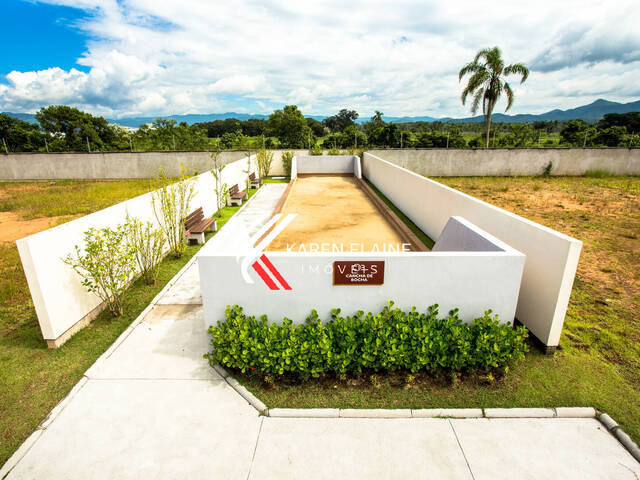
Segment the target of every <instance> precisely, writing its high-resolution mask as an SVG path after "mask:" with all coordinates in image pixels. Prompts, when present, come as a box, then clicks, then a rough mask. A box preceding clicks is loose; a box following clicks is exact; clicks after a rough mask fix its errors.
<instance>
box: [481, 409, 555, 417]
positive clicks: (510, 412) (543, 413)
mask: <svg viewBox="0 0 640 480" xmlns="http://www.w3.org/2000/svg"><path fill="white" fill-rule="evenodd" d="M484 416H485V417H487V418H545V417H554V416H555V414H554V412H553V410H552V409H551V408H485V409H484Z"/></svg>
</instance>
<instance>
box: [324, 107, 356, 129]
mask: <svg viewBox="0 0 640 480" xmlns="http://www.w3.org/2000/svg"><path fill="white" fill-rule="evenodd" d="M358 117H359V115H358V112H356V111H355V110H347V109H346V108H343V109H342V110H340V111H339V112H338V113H337V114H336V115H333V116H331V117H327V118H325V119H324V120H323V121H322V123H323V124H324V126H325V127H327V128H328V129H329V130H331V131H332V132H344V130H345V128H347V127H349V126H351V125H355V123H356V122H355V121H356V120H357V118H358Z"/></svg>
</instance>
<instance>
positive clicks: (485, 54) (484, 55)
mask: <svg viewBox="0 0 640 480" xmlns="http://www.w3.org/2000/svg"><path fill="white" fill-rule="evenodd" d="M491 50H492V49H491V48H483V49H482V50H480V51H479V52H478V53H476V56H475V58H474V59H473V63H478V62H479V61H480V59H483V60H484V61H485V63H488V62H489V56H490V55H491Z"/></svg>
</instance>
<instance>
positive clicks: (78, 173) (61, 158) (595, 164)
mask: <svg viewBox="0 0 640 480" xmlns="http://www.w3.org/2000/svg"><path fill="white" fill-rule="evenodd" d="M284 151H286V150H271V152H273V163H272V165H271V170H270V172H269V173H270V174H271V175H284V174H285V171H284V167H283V165H282V153H283V152H284ZM291 151H293V152H294V154H295V155H307V154H308V150H291ZM369 152H370V153H372V154H373V155H376V156H379V157H382V158H384V159H385V160H387V161H389V162H392V163H395V164H396V165H399V166H401V167H403V168H407V169H409V170H412V171H414V172H416V173H419V174H421V175H429V176H473V175H475V176H485V175H494V176H510V175H540V174H541V173H542V172H543V171H544V169H545V167H546V166H547V165H548V164H549V162H552V163H553V170H552V171H551V174H552V175H584V173H585V172H586V171H587V170H605V171H608V172H611V173H614V174H616V175H640V149H637V148H632V149H628V148H544V149H535V148H521V149H504V148H501V149H493V148H490V149H476V150H472V149H464V150H456V149H453V148H449V149H439V148H430V149H408V148H405V149H373V150H370V151H369ZM325 153H326V152H325ZM245 156H246V153H244V152H243V151H223V152H221V153H220V158H221V160H222V161H223V162H225V163H228V162H233V161H236V160H238V159H240V158H242V157H245ZM181 163H182V164H183V165H185V166H186V167H187V168H190V169H192V168H196V169H197V171H198V172H205V171H207V170H209V169H210V168H211V158H210V156H209V152H132V153H130V152H113V153H101V152H97V153H12V154H9V155H1V156H0V180H63V179H79V180H82V179H94V180H98V179H117V178H151V177H153V176H154V175H155V173H156V171H157V170H158V168H159V167H161V166H164V167H165V168H166V170H167V172H168V173H169V174H170V175H178V174H179V173H180V168H179V166H180V164H181Z"/></svg>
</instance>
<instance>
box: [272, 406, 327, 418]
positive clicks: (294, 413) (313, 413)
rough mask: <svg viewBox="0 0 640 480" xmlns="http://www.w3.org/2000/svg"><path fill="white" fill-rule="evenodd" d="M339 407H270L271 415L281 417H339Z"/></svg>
mask: <svg viewBox="0 0 640 480" xmlns="http://www.w3.org/2000/svg"><path fill="white" fill-rule="evenodd" d="M338 412H339V411H338V409H337V408H270V409H269V416H270V417H280V418H338Z"/></svg>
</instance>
